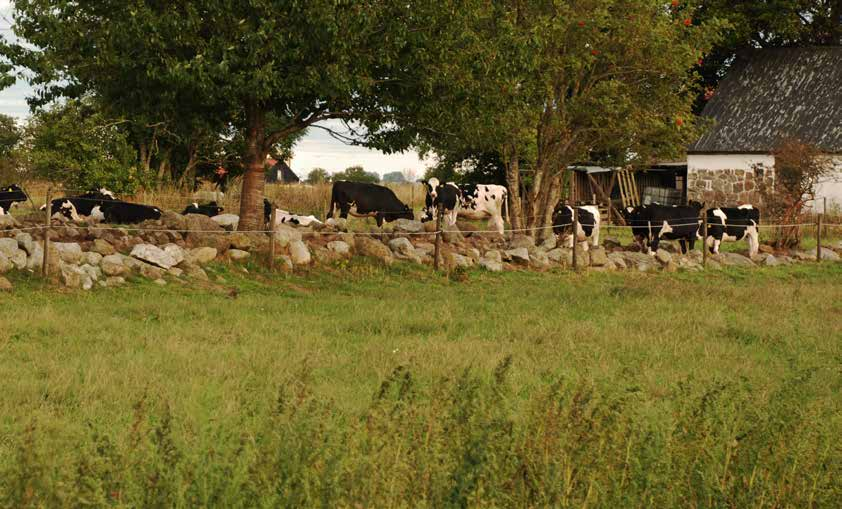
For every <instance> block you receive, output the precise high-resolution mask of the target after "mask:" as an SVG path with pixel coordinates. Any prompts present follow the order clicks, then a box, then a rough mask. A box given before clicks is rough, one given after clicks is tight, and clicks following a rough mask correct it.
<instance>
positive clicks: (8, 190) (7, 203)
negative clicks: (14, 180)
mask: <svg viewBox="0 0 842 509" xmlns="http://www.w3.org/2000/svg"><path fill="white" fill-rule="evenodd" d="M26 200H27V196H26V192H24V190H23V189H22V188H21V187H20V186H19V185H17V184H11V185H8V186H5V187H0V216H2V215H4V214H6V213H8V212H9V210H10V209H11V208H12V206H13V205H14V204H15V203H20V202H25V201H26Z"/></svg>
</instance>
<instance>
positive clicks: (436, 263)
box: [433, 203, 444, 270]
mask: <svg viewBox="0 0 842 509" xmlns="http://www.w3.org/2000/svg"><path fill="white" fill-rule="evenodd" d="M443 215H444V206H443V205H442V204H441V203H439V205H438V208H437V209H436V251H435V259H434V260H433V267H434V268H435V269H436V270H439V258H440V256H441V218H442V216H443Z"/></svg>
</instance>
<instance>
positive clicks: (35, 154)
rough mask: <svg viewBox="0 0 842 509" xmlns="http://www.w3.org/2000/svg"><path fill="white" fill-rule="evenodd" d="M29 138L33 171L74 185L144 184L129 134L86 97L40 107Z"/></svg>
mask: <svg viewBox="0 0 842 509" xmlns="http://www.w3.org/2000/svg"><path fill="white" fill-rule="evenodd" d="M24 143H25V144H26V157H27V164H28V165H29V167H30V169H31V171H32V173H33V174H34V175H36V176H38V177H39V178H43V179H46V180H49V181H51V182H58V183H61V184H63V185H64V186H65V187H67V188H68V189H73V190H88V189H99V188H101V187H106V188H108V189H111V190H112V191H115V192H117V193H129V194H130V193H133V192H134V191H135V190H137V189H138V187H139V186H141V185H142V184H143V182H142V178H143V175H142V174H141V173H140V172H139V171H138V169H137V166H136V165H137V159H136V157H137V155H136V153H135V151H134V148H133V147H132V146H131V145H130V144H129V142H128V139H127V134H126V133H125V132H124V131H123V130H121V128H120V125H119V124H115V123H113V122H111V121H109V120H107V119H105V118H104V117H103V116H102V115H101V114H100V113H98V112H97V111H96V110H95V109H92V108H90V107H89V105H88V104H87V103H86V102H78V101H69V102H67V103H66V104H64V105H58V106H55V107H53V108H51V109H49V110H46V111H42V112H39V113H38V114H36V115H35V116H33V117H32V119H31V120H30V123H29V125H28V126H27V128H26V139H25V142H24Z"/></svg>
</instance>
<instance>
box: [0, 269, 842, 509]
mask: <svg viewBox="0 0 842 509" xmlns="http://www.w3.org/2000/svg"><path fill="white" fill-rule="evenodd" d="M245 268H246V269H247V270H248V271H249V274H248V275H246V274H245V273H244V272H241V269H240V268H237V267H236V266H229V265H224V264H223V265H213V266H210V267H209V268H208V271H209V274H210V276H211V281H213V283H208V284H206V285H205V286H198V287H197V286H194V285H189V286H180V285H168V286H166V287H158V286H156V285H154V284H152V283H143V282H139V283H138V284H136V285H132V286H130V287H126V288H121V289H115V290H108V289H106V290H103V291H100V292H94V293H80V292H69V293H65V292H56V291H54V290H50V291H44V287H43V286H42V285H43V284H44V283H43V282H41V280H40V279H38V278H37V277H34V276H26V275H24V274H18V275H16V276H15V277H14V282H15V286H16V291H15V292H14V293H12V294H8V295H6V296H4V297H3V299H4V303H3V306H2V307H0V324H2V327H0V392H2V394H3V398H0V506H2V507H15V508H18V507H64V506H81V505H87V506H94V507H103V506H120V507H124V506H125V507H148V506H157V507H173V506H177V507H186V506H190V507H197V506H203V507H209V506H214V507H311V506H329V507H385V506H389V507H394V506H412V507H456V506H458V507H465V506H472V507H475V506H488V507H582V506H585V505H587V506H591V507H638V506H654V507H839V506H840V504H842V485H841V484H840V483H839V479H840V478H842V442H840V440H839V436H841V435H842V375H840V371H839V367H840V361H841V360H842V336H840V334H842V333H841V332H840V331H842V309H840V304H839V303H840V302H842V285H840V284H839V283H838V282H839V280H840V277H842V267H840V265H839V264H824V265H794V266H788V267H780V268H767V269H757V270H753V271H739V270H725V271H722V272H705V273H678V274H658V275H651V274H650V275H635V274H630V273H624V274H594V275H591V276H589V277H581V276H577V275H573V274H571V273H559V272H550V273H542V274H536V273H530V272H513V273H504V274H494V275H489V274H485V273H482V272H471V273H470V274H468V277H467V278H464V277H461V278H455V279H451V278H448V277H446V276H442V275H437V274H434V273H430V272H428V271H425V270H423V268H416V267H414V266H411V265H396V266H395V267H393V268H384V267H382V266H379V265H374V264H371V263H370V262H365V261H362V260H351V261H350V262H347V263H345V264H343V265H341V266H336V267H334V268H332V269H331V268H326V269H325V270H320V271H314V272H311V273H308V274H306V275H284V276H280V275H272V274H268V273H266V272H265V271H263V270H261V268H260V267H259V266H258V265H253V264H251V265H249V264H247V265H246V267H245Z"/></svg>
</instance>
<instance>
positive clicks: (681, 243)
mask: <svg viewBox="0 0 842 509" xmlns="http://www.w3.org/2000/svg"><path fill="white" fill-rule="evenodd" d="M678 245H679V246H681V254H687V241H686V240H684V239H678Z"/></svg>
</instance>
